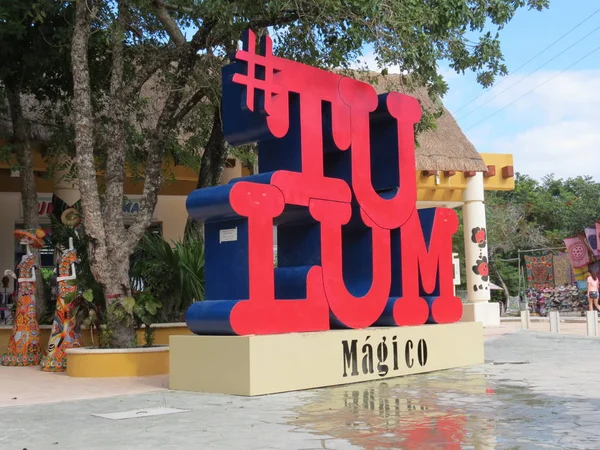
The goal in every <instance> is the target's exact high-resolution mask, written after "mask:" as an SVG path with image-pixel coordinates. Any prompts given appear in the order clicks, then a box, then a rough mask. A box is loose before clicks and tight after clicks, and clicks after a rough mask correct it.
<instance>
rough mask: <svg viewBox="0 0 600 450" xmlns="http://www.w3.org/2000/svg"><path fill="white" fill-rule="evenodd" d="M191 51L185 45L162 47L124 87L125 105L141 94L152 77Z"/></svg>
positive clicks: (122, 95) (122, 96)
mask: <svg viewBox="0 0 600 450" xmlns="http://www.w3.org/2000/svg"><path fill="white" fill-rule="evenodd" d="M188 51H189V46H188V45H184V46H182V47H175V48H174V47H162V48H160V49H159V50H158V51H157V52H156V54H155V55H153V56H152V58H149V59H150V61H149V62H146V61H144V62H143V63H142V64H141V67H140V69H139V70H138V71H137V72H136V74H135V77H134V79H133V80H131V82H129V83H127V85H126V86H123V87H122V89H121V91H120V92H119V94H118V95H119V96H120V97H121V98H122V99H123V103H125V104H127V103H129V102H131V101H132V100H133V99H134V98H135V96H136V95H137V94H138V93H139V91H140V89H141V88H142V86H143V85H144V83H146V81H148V80H149V79H150V78H151V77H152V75H154V74H155V73H156V72H158V71H159V70H160V69H162V68H163V67H165V66H166V65H167V64H169V63H170V62H172V61H176V60H177V59H179V58H180V57H181V55H183V54H184V53H186V52H188Z"/></svg>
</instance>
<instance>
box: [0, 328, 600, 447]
mask: <svg viewBox="0 0 600 450" xmlns="http://www.w3.org/2000/svg"><path fill="white" fill-rule="evenodd" d="M507 331H514V330H506V329H505V330H504V331H503V330H502V329H497V330H496V331H495V332H494V336H493V338H492V339H489V340H488V341H487V342H486V364H484V365H481V366H477V367H472V368H468V369H461V370H450V371H444V372H436V373H431V374H427V375H421V376H412V377H404V378H396V379H388V380H385V381H378V382H370V383H362V384H355V385H347V386H340V387H335V388H327V389H318V390H313V391H306V392H300V393H288V394H279V395H273V396H265V397H258V398H241V397H232V396H220V395H207V394H193V393H184V392H172V391H167V390H158V391H154V392H143V393H136V394H133V395H121V396H113V397H105V398H95V399H93V398H89V397H88V398H86V399H84V400H70V401H64V402H59V403H46V404H28V405H15V406H8V407H7V406H5V407H0V449H3V450H4V449H7V450H9V449H16V450H22V449H24V448H26V449H28V450H40V449H65V450H71V449H73V450H74V449H77V450H79V449H86V450H95V449H115V450H125V449H127V450H129V449H148V448H149V449H154V448H161V449H163V448H165V449H169V448H173V449H175V448H176V449H194V450H196V449H203V448H207V449H235V450H246V449H290V450H300V449H361V448H364V449H380V448H407V449H438V448H439V449H459V448H474V449H491V448H499V449H517V448H519V449H537V448H551V449H571V448H572V449H596V448H600V374H599V372H600V339H597V338H586V337H578V336H565V335H561V336H558V335H552V334H550V333H538V332H532V331H518V332H512V333H508V334H507ZM489 334H490V333H489V332H488V335H489ZM7 370H9V368H0V382H2V381H3V380H4V379H5V377H4V374H5V373H8V372H6V371H7ZM23 373H24V372H23ZM66 380H69V379H66ZM96 381H97V380H96ZM65 383H66V381H65ZM2 389H3V388H2V385H0V393H5V392H6V391H5V390H2ZM111 389H112V391H115V389H114V388H110V389H108V391H110V390H111ZM148 389H150V390H151V389H160V386H157V385H156V381H153V382H151V383H149V386H148ZM108 391H107V392H108ZM116 393H118V392H116ZM113 394H114V392H113ZM92 395H93V394H89V396H92ZM67 398H68V397H67ZM46 401H49V400H48V398H47V400H46ZM5 404H6V403H5ZM152 407H170V408H181V409H186V410H189V412H184V413H180V414H173V415H166V416H155V417H143V418H142V417H140V418H135V419H126V420H120V421H111V420H108V419H103V418H99V417H94V416H92V414H98V413H100V414H102V413H110V412H117V411H127V410H132V409H138V408H152Z"/></svg>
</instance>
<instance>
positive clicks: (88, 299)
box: [83, 289, 94, 303]
mask: <svg viewBox="0 0 600 450" xmlns="http://www.w3.org/2000/svg"><path fill="white" fill-rule="evenodd" d="M83 298H84V299H85V301H86V302H89V303H92V302H93V301H94V292H93V291H92V290H91V289H88V290H86V291H85V292H84V293H83Z"/></svg>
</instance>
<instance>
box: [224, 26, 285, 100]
mask: <svg viewBox="0 0 600 450" xmlns="http://www.w3.org/2000/svg"><path fill="white" fill-rule="evenodd" d="M244 44H245V45H244V46H245V47H246V49H245V50H239V51H237V52H236V54H235V58H236V59H237V60H238V61H245V62H246V63H247V70H246V75H243V74H240V73H236V74H235V75H234V76H233V82H234V83H238V84H242V85H244V86H246V88H247V89H246V107H247V108H248V109H249V110H250V111H254V97H255V93H254V90H255V89H260V90H262V91H263V92H264V94H265V110H266V111H267V112H269V109H270V105H271V101H272V95H273V94H279V93H280V92H281V87H280V86H278V85H277V84H276V83H275V80H274V77H273V75H274V73H276V72H279V71H280V70H281V69H279V70H278V69H277V68H275V63H276V61H275V59H276V58H275V57H273V41H272V40H271V38H270V37H269V36H264V37H263V39H262V44H263V45H262V47H263V53H264V55H260V54H257V53H256V35H255V34H254V33H253V32H252V31H250V30H248V34H247V37H246V40H245V42H244ZM261 75H264V79H263V78H261Z"/></svg>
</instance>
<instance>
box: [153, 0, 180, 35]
mask: <svg viewBox="0 0 600 450" xmlns="http://www.w3.org/2000/svg"><path fill="white" fill-rule="evenodd" d="M152 5H154V9H155V10H156V16H157V17H158V20H160V22H161V23H162V24H163V26H164V27H165V30H166V32H167V34H168V35H169V37H170V38H171V40H172V41H173V43H174V44H175V45H176V46H181V45H183V44H185V36H184V35H183V33H182V32H181V29H180V28H179V25H177V22H175V20H173V18H172V17H171V15H170V14H169V11H167V7H166V5H165V2H164V0H152Z"/></svg>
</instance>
